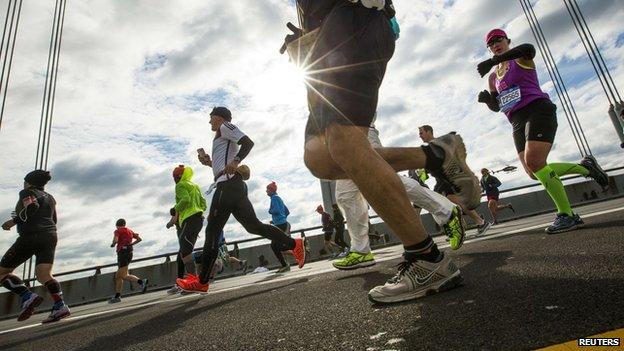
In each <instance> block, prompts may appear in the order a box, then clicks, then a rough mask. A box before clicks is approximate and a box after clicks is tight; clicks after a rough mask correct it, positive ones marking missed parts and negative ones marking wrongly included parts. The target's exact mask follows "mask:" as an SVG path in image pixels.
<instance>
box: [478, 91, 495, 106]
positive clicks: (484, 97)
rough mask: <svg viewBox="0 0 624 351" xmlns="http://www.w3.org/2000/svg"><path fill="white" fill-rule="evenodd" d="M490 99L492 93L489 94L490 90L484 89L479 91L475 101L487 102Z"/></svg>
mask: <svg viewBox="0 0 624 351" xmlns="http://www.w3.org/2000/svg"><path fill="white" fill-rule="evenodd" d="M491 99H492V95H490V92H489V91H487V90H484V91H482V92H480V93H479V97H478V98H477V101H479V102H482V103H485V104H487V103H488V102H490V100H491Z"/></svg>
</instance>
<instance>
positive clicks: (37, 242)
mask: <svg viewBox="0 0 624 351" xmlns="http://www.w3.org/2000/svg"><path fill="white" fill-rule="evenodd" d="M56 241H57V237H56V233H37V234H26V235H20V236H19V237H18V238H17V240H16V241H15V243H14V244H13V245H12V246H11V247H10V248H9V250H8V251H7V252H6V253H5V254H4V256H3V257H2V261H0V267H4V268H17V267H18V266H19V265H21V264H22V263H24V262H26V261H27V260H28V259H29V258H30V257H32V256H33V255H34V256H35V258H36V261H35V262H36V263H35V264H36V265H38V264H42V263H50V264H52V263H54V253H55V251H56Z"/></svg>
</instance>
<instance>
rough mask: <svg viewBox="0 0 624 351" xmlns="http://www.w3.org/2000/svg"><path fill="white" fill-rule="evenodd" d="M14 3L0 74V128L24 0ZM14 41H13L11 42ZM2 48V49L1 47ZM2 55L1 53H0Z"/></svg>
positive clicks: (7, 19) (0, 126)
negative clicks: (0, 95)
mask: <svg viewBox="0 0 624 351" xmlns="http://www.w3.org/2000/svg"><path fill="white" fill-rule="evenodd" d="M12 3H13V14H12V16H11V27H10V28H9V35H8V40H7V42H6V44H7V47H6V50H4V62H3V64H2V74H1V76H0V90H2V105H1V106H0V128H2V119H3V117H4V105H5V102H6V96H7V90H8V88H9V77H10V76H11V66H12V64H13V53H14V52H15V41H16V40H17V29H18V28H19V20H20V15H21V13H22V0H19V5H18V4H17V0H15V1H12ZM10 7H11V1H9V6H8V7H7V18H6V21H5V23H4V31H3V33H2V46H4V39H5V34H6V24H7V22H8V21H9V17H8V14H9V8H10ZM16 7H17V8H18V10H17V17H15V8H16ZM14 20H15V27H13V21H14ZM11 32H12V34H13V38H12V40H11ZM11 41H12V43H11ZM9 44H11V53H10V54H8V52H7V50H8V49H9ZM0 50H2V49H1V48H0ZM0 56H2V55H1V53H0ZM7 60H8V61H9V65H8V68H7V71H6V81H5V80H4V72H5V65H6V63H7Z"/></svg>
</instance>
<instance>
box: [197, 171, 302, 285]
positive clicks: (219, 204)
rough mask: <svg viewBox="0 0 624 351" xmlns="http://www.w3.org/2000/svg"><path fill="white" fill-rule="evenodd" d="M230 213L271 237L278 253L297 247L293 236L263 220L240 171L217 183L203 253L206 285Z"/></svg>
mask: <svg viewBox="0 0 624 351" xmlns="http://www.w3.org/2000/svg"><path fill="white" fill-rule="evenodd" d="M230 214H232V215H234V218H236V220H237V221H238V222H239V223H240V224H242V225H243V227H244V228H245V230H246V231H247V232H249V233H251V234H256V235H261V236H263V237H265V238H267V239H269V240H271V248H274V252H275V250H278V251H279V252H280V254H281V251H287V250H292V249H294V248H295V240H294V239H292V238H289V237H288V236H287V235H286V234H284V232H282V231H281V230H280V229H279V228H277V227H275V226H272V225H269V224H264V223H262V222H260V220H259V219H258V217H257V216H256V212H255V211H254V209H253V206H252V205H251V202H249V198H247V185H246V184H245V182H244V181H243V178H242V177H241V176H240V174H236V175H235V176H234V177H233V178H232V179H230V180H227V181H224V182H221V183H219V184H217V189H216V190H215V193H214V195H213V196H212V203H211V204H210V212H209V215H208V225H207V226H206V241H205V242H204V253H203V255H202V271H201V273H200V282H201V283H202V284H206V283H207V282H208V280H209V278H210V272H211V271H212V266H213V265H214V262H215V261H216V259H217V256H218V253H219V235H220V234H221V231H222V230H223V227H224V226H225V223H227V221H228V219H229V218H230Z"/></svg>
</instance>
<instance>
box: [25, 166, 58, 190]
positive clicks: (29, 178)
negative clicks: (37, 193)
mask: <svg viewBox="0 0 624 351" xmlns="http://www.w3.org/2000/svg"><path fill="white" fill-rule="evenodd" d="M50 179H52V176H51V175H50V172H49V171H44V170H42V169H36V170H34V171H32V172H30V173H28V174H27V175H26V176H25V177H24V181H26V182H27V183H28V184H30V185H32V186H36V187H38V188H43V187H44V186H45V185H46V184H47V183H48V182H49V181H50Z"/></svg>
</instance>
